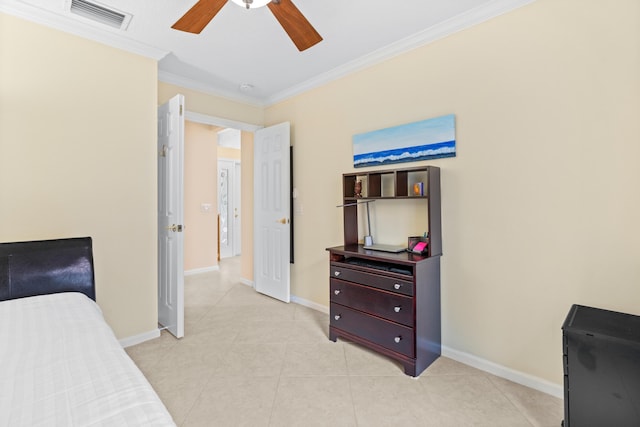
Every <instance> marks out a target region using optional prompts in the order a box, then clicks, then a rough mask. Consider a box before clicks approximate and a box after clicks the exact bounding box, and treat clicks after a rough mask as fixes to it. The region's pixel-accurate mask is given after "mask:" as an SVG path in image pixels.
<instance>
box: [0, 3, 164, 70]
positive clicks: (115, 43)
mask: <svg viewBox="0 0 640 427" xmlns="http://www.w3.org/2000/svg"><path fill="white" fill-rule="evenodd" d="M0 12H4V13H7V14H9V15H13V16H16V17H18V18H22V19H25V20H27V21H31V22H35V23H37V24H41V25H44V26H46V27H50V28H53V29H56V30H60V31H64V32H66V33H70V34H73V35H76V36H79V37H82V38H85V39H89V40H93V41H95V42H98V43H102V44H105V45H107V46H111V47H115V48H117V49H121V50H125V51H127V52H131V53H135V54H137V55H141V56H145V57H147V58H151V59H155V60H156V61H159V60H160V59H162V58H164V57H165V56H166V55H167V54H168V53H169V52H168V51H165V50H162V49H158V48H156V47H153V46H150V45H147V44H144V43H140V42H137V41H135V40H132V39H130V38H128V37H125V36H123V35H120V34H118V33H114V32H112V31H108V30H106V29H102V28H99V27H97V26H94V25H89V24H87V23H84V22H82V21H79V20H75V19H72V18H70V17H67V16H64V15H58V14H56V13H53V12H49V11H46V10H44V9H40V8H38V7H35V6H32V5H29V4H26V3H21V2H18V1H7V0H0ZM115 31H118V30H115Z"/></svg>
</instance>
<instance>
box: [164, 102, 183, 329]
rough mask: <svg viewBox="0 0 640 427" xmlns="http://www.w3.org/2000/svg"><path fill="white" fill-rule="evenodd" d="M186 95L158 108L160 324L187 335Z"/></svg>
mask: <svg viewBox="0 0 640 427" xmlns="http://www.w3.org/2000/svg"><path fill="white" fill-rule="evenodd" d="M183 112H184V96H182V95H176V96H175V97H173V98H171V99H170V100H169V102H167V103H166V104H163V105H161V106H160V107H158V323H159V324H160V325H162V326H163V327H164V328H166V329H167V330H169V332H171V333H172V334H173V335H174V336H175V337H176V338H182V337H183V336H184V234H183V233H182V231H183V229H184V225H183V220H184V206H183V205H184V196H183V192H184V188H183V186H184V177H183V169H184V114H183Z"/></svg>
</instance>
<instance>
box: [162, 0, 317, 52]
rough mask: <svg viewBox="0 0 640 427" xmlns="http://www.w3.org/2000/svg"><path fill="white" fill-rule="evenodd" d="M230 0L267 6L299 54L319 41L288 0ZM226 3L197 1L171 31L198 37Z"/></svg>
mask: <svg viewBox="0 0 640 427" xmlns="http://www.w3.org/2000/svg"><path fill="white" fill-rule="evenodd" d="M232 1H233V2H234V3H237V4H240V5H245V6H246V8H247V9H250V8H251V9H252V8H256V7H260V6H264V5H265V4H266V5H267V6H268V7H269V10H271V13H273V16H275V17H276V19H277V20H278V22H280V25H282V28H283V29H284V30H285V31H286V32H287V34H288V35H289V37H290V38H291V41H293V43H294V44H295V45H296V47H297V48H298V50H299V51H300V52H302V51H303V50H306V49H309V48H310V47H311V46H314V45H315V44H317V43H319V42H321V41H322V37H321V36H320V34H318V32H317V31H316V30H315V28H313V26H312V25H311V24H310V23H309V21H307V18H305V17H304V15H303V14H302V13H301V12H300V10H298V8H297V7H296V5H294V4H293V3H292V2H291V0H232ZM226 2H227V0H198V2H197V3H196V4H195V5H193V7H192V8H191V9H189V11H188V12H187V13H185V14H184V15H183V16H182V18H180V19H179V20H178V21H177V22H176V23H175V24H173V25H172V26H171V28H173V29H175V30H180V31H186V32H188V33H194V34H200V32H201V31H202V30H203V29H204V27H206V26H207V25H208V24H209V22H211V20H212V19H213V18H214V17H215V16H216V14H217V13H218V12H219V11H220V9H222V6H224V5H225V3H226Z"/></svg>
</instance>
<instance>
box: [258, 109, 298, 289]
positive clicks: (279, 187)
mask: <svg viewBox="0 0 640 427" xmlns="http://www.w3.org/2000/svg"><path fill="white" fill-rule="evenodd" d="M290 161H291V159H290V158H289V123H288V122H286V123H281V124H278V125H275V126H271V127H268V128H264V129H260V130H258V131H256V133H255V139H254V172H253V176H254V183H253V191H254V193H253V200H254V202H253V203H254V227H253V228H254V230H253V234H254V246H253V247H254V254H253V259H254V265H255V268H254V281H255V286H256V290H257V291H258V292H261V293H263V294H266V295H269V296H271V297H273V298H277V299H279V300H282V301H284V302H289V301H290V293H289V290H290V284H289V273H290V271H289V250H290V247H289V236H290V235H291V229H290V222H291V221H290V219H289V212H290V211H289V164H290Z"/></svg>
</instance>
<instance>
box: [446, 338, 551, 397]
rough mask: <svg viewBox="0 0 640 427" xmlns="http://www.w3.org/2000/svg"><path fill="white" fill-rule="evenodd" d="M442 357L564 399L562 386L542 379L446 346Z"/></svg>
mask: <svg viewBox="0 0 640 427" xmlns="http://www.w3.org/2000/svg"><path fill="white" fill-rule="evenodd" d="M442 355H443V356H445V357H448V358H449V359H453V360H455V361H458V362H460V363H464V364H465V365H469V366H472V367H474V368H477V369H480V370H482V371H485V372H489V373H490V374H493V375H496V376H498V377H501V378H504V379H507V380H509V381H513V382H514V383H518V384H521V385H523V386H526V387H529V388H532V389H534V390H538V391H541V392H543V393H547V394H550V395H551V396H554V397H558V398H560V399H563V398H564V388H563V386H561V385H558V384H554V383H552V382H549V381H547V380H544V379H542V378H538V377H534V376H533V375H529V374H525V373H524V372H519V371H515V370H513V369H511V368H507V367H505V366H502V365H498V364H497V363H493V362H491V361H489V360H486V359H482V358H480V357H477V356H474V355H472V354H469V353H465V352H462V351H458V350H454V349H452V348H449V347H446V346H442Z"/></svg>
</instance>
